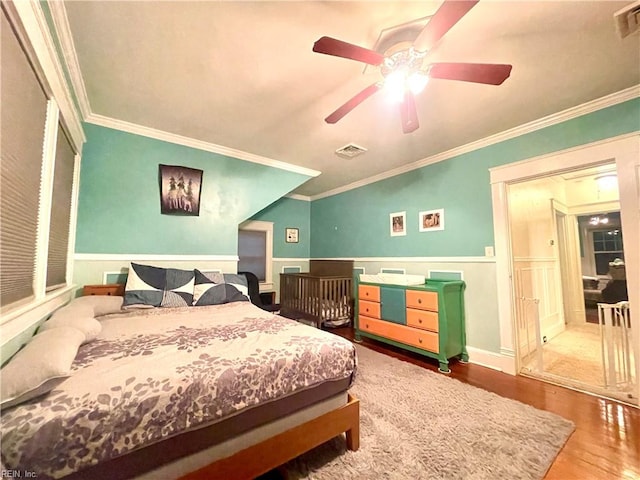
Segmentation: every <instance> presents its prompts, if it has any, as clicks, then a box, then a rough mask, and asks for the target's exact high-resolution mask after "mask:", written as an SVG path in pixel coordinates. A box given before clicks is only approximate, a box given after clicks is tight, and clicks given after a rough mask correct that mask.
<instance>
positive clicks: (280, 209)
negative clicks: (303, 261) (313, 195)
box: [251, 197, 311, 258]
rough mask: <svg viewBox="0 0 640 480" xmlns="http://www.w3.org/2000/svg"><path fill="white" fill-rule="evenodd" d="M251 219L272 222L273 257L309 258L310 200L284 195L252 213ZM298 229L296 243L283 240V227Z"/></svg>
mask: <svg viewBox="0 0 640 480" xmlns="http://www.w3.org/2000/svg"><path fill="white" fill-rule="evenodd" d="M251 219H252V220H262V221H265V222H273V256H274V258H309V256H310V252H311V241H310V235H311V202H307V201H304V200H296V199H293V198H288V197H284V198H282V199H280V200H278V201H276V202H275V203H273V204H271V205H269V206H268V207H266V208H265V209H264V210H262V211H260V212H258V213H257V214H256V215H254V216H253V217H252V218H251ZM286 228H297V229H298V239H299V241H298V243H286V242H285V229H286Z"/></svg>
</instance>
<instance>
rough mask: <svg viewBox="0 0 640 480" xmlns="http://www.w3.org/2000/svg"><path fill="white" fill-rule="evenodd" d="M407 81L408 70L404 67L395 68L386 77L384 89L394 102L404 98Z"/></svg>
mask: <svg viewBox="0 0 640 480" xmlns="http://www.w3.org/2000/svg"><path fill="white" fill-rule="evenodd" d="M406 83H407V72H406V71H405V70H404V69H398V70H394V71H393V72H391V73H389V74H388V75H387V76H386V77H384V89H385V91H386V92H387V96H388V97H389V98H390V99H391V100H393V101H394V102H402V100H404V91H405V85H406Z"/></svg>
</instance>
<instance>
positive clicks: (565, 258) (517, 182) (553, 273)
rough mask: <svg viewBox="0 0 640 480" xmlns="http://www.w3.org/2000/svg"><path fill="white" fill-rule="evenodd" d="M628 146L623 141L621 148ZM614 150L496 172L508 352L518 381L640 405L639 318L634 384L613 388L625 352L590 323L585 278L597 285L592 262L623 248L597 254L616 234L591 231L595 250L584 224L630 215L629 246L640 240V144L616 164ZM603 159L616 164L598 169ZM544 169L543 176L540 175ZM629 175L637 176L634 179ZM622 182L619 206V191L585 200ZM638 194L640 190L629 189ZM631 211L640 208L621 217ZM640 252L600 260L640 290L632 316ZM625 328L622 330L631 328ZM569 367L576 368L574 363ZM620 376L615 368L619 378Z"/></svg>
mask: <svg viewBox="0 0 640 480" xmlns="http://www.w3.org/2000/svg"><path fill="white" fill-rule="evenodd" d="M624 143H625V142H623V141H621V142H620V145H622V144H624ZM601 147H602V148H601ZM609 147H612V145H597V146H591V147H585V148H584V152H579V151H576V150H573V151H570V152H567V153H559V154H555V155H550V156H547V157H541V158H539V159H532V160H530V161H528V162H530V164H528V165H525V163H527V162H521V164H520V165H513V166H505V167H499V168H497V169H493V170H492V171H491V174H492V192H493V199H494V219H495V235H496V252H497V257H498V258H497V262H496V267H497V272H498V284H499V285H498V294H499V306H500V317H501V320H500V329H501V351H503V352H508V351H509V349H511V351H512V352H513V354H514V357H515V362H514V364H515V369H514V370H515V371H514V373H519V374H525V375H530V376H535V377H537V378H540V379H542V380H545V381H548V382H552V383H558V384H562V385H566V386H569V387H571V388H576V389H579V390H583V391H588V392H593V393H597V394H600V395H603V396H608V397H611V398H616V399H619V400H623V401H626V402H629V403H632V404H636V405H637V404H638V382H637V374H636V372H637V364H638V359H637V354H635V355H634V353H635V352H637V349H638V332H637V329H638V321H637V320H638V319H637V316H634V317H633V318H630V317H626V318H627V323H628V326H629V328H628V329H627V331H626V332H625V335H626V337H625V339H624V342H623V344H624V345H626V346H627V350H626V352H627V360H626V362H625V367H626V368H627V369H628V376H627V377H626V380H627V381H626V384H625V385H621V384H620V383H616V382H614V383H611V382H609V383H606V378H605V373H606V372H607V368H606V366H607V362H609V363H610V364H611V360H612V359H613V360H614V361H615V359H616V355H617V353H616V351H615V350H613V351H611V350H607V348H604V347H603V345H604V346H605V347H607V345H609V346H610V345H614V346H615V347H616V348H617V347H619V343H615V344H611V343H610V342H609V340H607V341H606V342H604V343H603V336H604V337H605V338H608V337H607V335H609V333H610V332H609V333H607V331H605V332H604V333H603V332H602V330H601V327H600V326H599V325H598V324H592V323H590V322H587V321H586V314H587V308H586V303H585V287H584V285H583V281H584V279H583V276H584V277H589V276H590V275H589V273H591V271H590V270H586V269H585V270H584V274H583V268H585V267H584V265H583V264H585V258H588V257H589V256H590V255H591V253H590V252H591V251H593V252H594V258H593V259H592V260H590V261H591V262H592V263H593V264H594V265H595V264H596V263H597V262H598V260H597V258H596V257H597V256H603V257H604V255H600V254H605V253H606V254H609V253H611V254H614V255H615V254H616V249H617V248H618V246H619V245H617V244H615V242H613V243H612V242H609V245H601V246H604V247H612V248H613V249H614V250H613V251H609V250H606V249H600V250H599V251H598V252H599V253H598V254H595V251H596V249H597V248H598V247H597V246H596V244H594V243H593V241H594V238H595V241H596V243H597V242H601V243H602V242H604V243H605V244H606V242H607V240H606V239H604V240H603V238H602V237H603V236H604V235H610V236H614V235H616V233H615V229H606V231H605V232H603V233H598V234H596V235H595V236H594V235H593V232H591V233H590V235H591V236H590V237H588V239H589V242H590V243H587V242H586V240H585V238H587V237H585V236H584V232H583V231H582V230H581V228H580V227H579V223H580V217H586V216H589V215H592V214H594V216H595V214H598V213H600V214H602V213H610V214H615V213H616V212H620V211H621V210H622V215H620V225H621V228H620V229H619V232H618V234H619V235H620V238H622V227H623V226H624V230H625V232H624V233H625V242H626V240H627V239H629V238H631V239H632V240H631V242H632V243H631V244H634V243H633V242H639V241H640V240H639V239H640V235H639V232H640V229H639V228H638V223H640V222H639V220H640V219H639V218H638V217H639V216H638V215H637V214H636V212H637V210H635V209H634V203H635V202H636V201H637V198H635V196H634V194H635V193H636V192H637V191H638V186H639V184H640V179H638V178H634V177H633V173H636V171H638V165H637V163H638V162H637V158H638V157H637V152H638V142H637V138H636V139H633V141H629V142H626V148H624V149H622V150H620V152H619V155H616V153H615V150H616V149H615V148H609ZM604 152H606V153H604ZM633 155H636V157H635V158H634V157H633ZM597 158H608V159H610V160H609V161H608V162H607V161H602V162H600V163H594V159H597ZM612 160H613V161H612ZM534 164H535V168H531V166H532V165H534ZM559 166H562V167H560V168H559ZM532 171H534V172H535V174H534V175H532V174H531V172H532ZM623 172H627V175H629V174H631V175H630V177H631V178H629V177H627V176H625V174H624V173H623ZM615 173H617V174H618V175H619V177H620V182H621V185H620V189H619V192H620V196H619V197H618V195H617V192H616V195H615V196H613V195H612V194H608V193H607V192H605V191H604V190H603V189H602V188H601V187H596V190H595V191H593V189H592V192H591V193H590V197H589V198H587V199H585V198H584V194H585V193H586V191H587V190H588V189H587V188H586V186H587V185H591V186H592V187H593V186H594V185H595V184H596V183H597V182H596V178H597V177H602V176H609V177H610V176H611V174H615ZM630 185H631V186H632V187H633V189H629V186H630ZM578 187H580V188H578ZM630 193H631V195H629V194H630ZM625 203H626V205H627V206H628V207H631V208H628V209H626V210H625V209H624V208H621V207H624V206H625ZM612 216H615V215H612ZM609 232H611V233H609ZM631 250H632V251H630V252H625V251H624V248H623V246H622V248H621V250H617V254H618V255H622V256H624V254H625V253H627V256H626V258H624V259H622V258H619V259H618V260H616V259H617V258H618V257H617V256H616V257H614V258H613V260H612V259H608V260H606V261H605V260H600V263H603V264H607V266H608V263H615V262H617V263H625V264H626V265H625V267H626V269H627V277H628V280H629V283H630V284H633V285H635V286H634V287H630V289H629V290H630V292H631V293H630V295H629V297H630V298H629V301H628V303H627V306H628V307H627V308H628V310H626V314H628V313H629V311H630V309H631V305H633V304H634V301H636V298H635V297H636V296H637V293H638V292H636V289H638V284H637V283H638V282H637V279H636V278H635V277H636V275H637V273H632V274H629V272H637V268H638V256H637V252H634V251H633V249H631ZM596 272H597V271H596ZM606 275H607V274H606V273H604V274H599V277H598V276H597V275H596V277H597V278H598V279H599V280H600V277H602V281H603V284H606V283H608V282H609V281H610V280H611V278H606ZM601 287H602V285H599V286H598V288H601ZM615 315H618V314H617V313H614V317H613V318H614V320H615V318H618V317H615ZM617 322H618V323H615V321H614V322H613V324H614V325H620V324H621V322H620V321H617ZM609 323H611V320H609ZM609 330H616V329H609ZM618 330H619V329H618ZM609 336H610V335H609ZM615 342H618V340H615ZM625 342H626V343H625ZM571 349H573V351H571ZM623 356H624V355H623ZM567 359H572V361H573V364H570V363H569V362H567V361H566V360H567ZM614 370H615V369H614ZM611 372H612V370H611V369H610V368H609V369H608V373H609V376H610V377H611ZM614 373H615V371H614Z"/></svg>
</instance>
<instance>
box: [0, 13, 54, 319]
mask: <svg viewBox="0 0 640 480" xmlns="http://www.w3.org/2000/svg"><path fill="white" fill-rule="evenodd" d="M1 17H2V25H1V27H2V28H0V31H1V39H2V42H1V50H0V59H1V67H2V68H0V70H1V74H0V75H1V76H0V85H1V88H0V103H1V104H2V108H0V111H1V113H0V115H1V116H0V124H1V125H2V131H1V135H0V138H1V141H2V145H1V147H0V151H1V152H2V153H1V156H0V172H1V175H2V185H1V189H0V197H1V201H2V209H1V211H0V262H1V266H2V268H0V306H2V307H3V308H4V307H5V306H6V305H9V304H11V303H14V302H17V301H20V300H27V299H29V298H30V297H33V295H34V292H33V281H34V274H35V252H36V233H37V228H38V202H39V196H40V183H41V182H40V177H41V172H42V156H43V151H42V148H43V140H44V127H45V122H46V115H47V97H46V95H45V93H44V91H43V89H42V87H41V85H40V82H39V81H38V78H37V77H36V74H35V73H34V71H33V69H32V68H31V65H30V63H29V60H28V58H27V56H26V55H25V53H24V51H23V50H22V47H21V45H20V43H19V41H18V38H17V37H16V35H15V33H14V31H13V29H12V27H11V25H10V23H9V21H8V19H7V18H6V15H5V13H4V10H3V11H2V16H1Z"/></svg>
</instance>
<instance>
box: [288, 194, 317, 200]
mask: <svg viewBox="0 0 640 480" xmlns="http://www.w3.org/2000/svg"><path fill="white" fill-rule="evenodd" d="M285 196H286V197H287V198H291V199H293V200H300V201H303V202H310V201H311V197H308V196H307V195H300V194H298V193H290V194H289V195H285Z"/></svg>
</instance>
